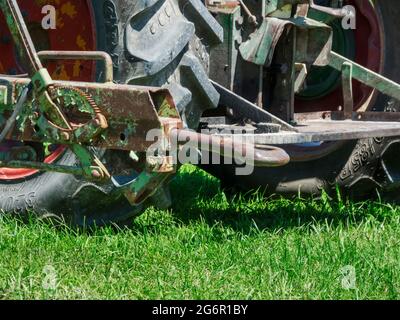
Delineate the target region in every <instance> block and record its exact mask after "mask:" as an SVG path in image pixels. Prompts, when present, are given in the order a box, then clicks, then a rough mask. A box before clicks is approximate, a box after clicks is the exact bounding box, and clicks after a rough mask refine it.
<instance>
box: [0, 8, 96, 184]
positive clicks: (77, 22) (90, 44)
mask: <svg viewBox="0 0 400 320" xmlns="http://www.w3.org/2000/svg"><path fill="white" fill-rule="evenodd" d="M18 4H19V6H20V8H21V11H22V14H23V15H24V19H25V22H26V24H27V26H28V28H29V30H30V32H31V37H32V38H33V42H34V44H35V46H36V49H37V51H42V50H62V51H65V50H68V51H94V50H96V28H95V21H94V13H93V10H92V5H91V1H89V0H57V1H54V0H53V1H51V0H49V1H45V0H18ZM45 5H53V6H54V7H55V8H56V12H57V28H56V29H55V30H44V29H43V28H42V26H41V23H42V19H43V17H44V14H42V8H43V6H45ZM0 35H1V37H0V52H1V56H0V73H1V74H9V75H12V74H23V73H25V71H24V67H23V61H19V59H18V57H17V55H16V52H15V48H14V44H13V41H12V37H11V35H10V32H9V30H8V28H7V24H6V23H5V20H4V16H3V15H2V13H1V12H0ZM45 65H46V67H47V68H48V69H49V72H50V75H51V76H52V78H53V79H55V80H66V81H86V82H90V81H93V80H94V79H95V71H96V70H95V63H94V62H93V61H80V60H65V61H64V60H62V61H50V62H48V63H47V64H45ZM64 150H65V148H64V147H59V148H57V149H56V150H55V151H54V152H53V153H52V154H51V155H50V156H48V157H47V158H46V159H45V163H53V162H55V161H56V160H57V159H58V158H59V157H60V156H61V155H62V154H63V152H64ZM36 173H37V171H35V170H30V169H9V168H1V169H0V180H17V179H24V178H28V177H30V176H32V175H34V174H36Z"/></svg>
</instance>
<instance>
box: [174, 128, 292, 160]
mask: <svg viewBox="0 0 400 320" xmlns="http://www.w3.org/2000/svg"><path fill="white" fill-rule="evenodd" d="M170 135H171V139H172V140H175V141H178V144H179V143H183V144H185V143H186V142H187V141H188V140H190V141H191V142H195V143H196V144H197V145H198V146H199V147H200V148H201V150H203V151H209V152H213V153H216V154H219V155H220V156H223V157H230V158H232V159H243V161H245V162H246V163H252V164H254V166H255V167H281V166H284V165H286V164H288V163H289V161H290V158H289V156H288V155H287V153H286V152H285V151H284V150H282V149H280V148H277V147H271V146H263V147H261V148H258V147H256V146H255V145H254V144H251V143H249V142H246V140H245V139H243V140H242V139H231V138H230V137H226V136H218V135H211V134H201V133H197V132H193V131H190V130H185V129H180V130H179V129H173V130H171V133H170Z"/></svg>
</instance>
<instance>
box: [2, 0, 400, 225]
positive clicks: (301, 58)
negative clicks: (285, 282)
mask: <svg viewBox="0 0 400 320" xmlns="http://www.w3.org/2000/svg"><path fill="white" fill-rule="evenodd" d="M202 2H205V4H204V3H202ZM95 3H96V4H98V3H100V2H96V1H93V2H92V1H83V0H82V1H80V0H70V2H68V6H69V7H71V6H75V7H76V8H75V10H72V11H71V12H69V15H68V14H65V11H66V10H61V9H60V8H58V11H57V12H58V13H59V14H61V15H63V14H64V16H63V17H62V18H63V19H64V20H65V21H67V20H68V19H73V17H74V14H72V12H78V11H79V10H78V9H77V8H78V7H79V8H80V10H83V11H85V10H86V12H87V13H88V14H87V16H88V17H89V16H90V18H91V19H93V20H94V21H89V22H88V24H87V25H85V26H83V27H82V29H79V28H80V24H76V22H75V25H74V22H72V23H70V24H69V25H68V26H66V25H65V24H64V25H63V26H60V29H59V30H57V29H56V30H52V31H48V32H46V31H43V30H41V29H40V30H38V29H37V24H36V29H35V28H34V27H33V26H34V25H35V23H34V22H33V20H34V19H35V17H37V16H38V14H37V12H36V11H35V10H38V8H36V6H37V4H36V3H35V4H30V5H29V6H28V4H27V3H24V4H22V3H19V1H17V0H0V9H1V12H2V14H3V16H4V22H3V25H4V26H7V32H6V31H4V30H2V29H0V30H2V32H3V33H4V34H5V36H4V37H3V39H6V40H7V39H8V40H7V41H8V42H12V44H13V46H12V48H13V49H10V48H9V50H11V51H13V50H14V51H13V52H14V53H15V57H14V58H15V64H16V65H17V67H18V68H9V71H10V72H8V73H7V74H1V75H0V190H2V192H1V193H0V208H1V209H2V210H4V211H7V212H9V211H12V212H14V213H26V212H28V211H31V210H35V211H36V210H37V211H39V212H42V213H44V214H46V213H47V212H54V213H55V214H56V215H58V216H60V215H61V216H64V212H65V214H66V215H68V216H70V217H72V218H73V219H75V220H74V223H78V224H83V223H87V222H89V223H92V224H102V223H108V222H111V221H112V222H114V221H115V220H118V221H123V220H124V219H128V218H130V217H132V216H134V215H136V214H137V213H138V212H141V211H143V208H144V207H145V206H146V205H148V204H150V203H153V204H155V205H157V206H159V207H168V205H169V204H170V202H171V200H170V199H169V192H168V189H167V185H168V182H169V181H170V180H171V178H172V177H173V176H174V174H175V173H176V172H177V170H178V168H179V166H180V165H181V164H184V163H195V164H198V163H200V162H201V164H202V165H203V164H204V167H205V169H206V170H208V171H209V172H211V173H213V174H215V175H216V176H218V177H220V178H221V179H222V182H223V184H224V185H229V184H234V185H240V186H241V187H243V188H244V189H249V188H254V187H255V188H258V187H260V186H261V187H265V188H266V189H267V190H270V191H271V193H280V194H285V193H298V191H301V190H302V188H303V189H305V190H306V192H307V193H310V194H315V193H318V192H321V190H324V189H329V188H331V189H332V190H333V189H334V186H335V185H337V184H338V185H339V186H341V187H342V188H344V189H346V188H347V189H352V190H355V189H357V190H363V192H366V191H365V190H368V192H372V190H373V189H374V188H378V187H379V188H384V189H385V188H386V189H391V190H393V188H394V187H393V186H395V185H400V181H397V180H396V179H398V178H397V177H400V166H398V165H396V161H394V160H393V159H396V157H395V156H394V155H395V154H396V152H397V151H400V138H398V137H400V113H399V112H398V111H400V108H399V110H397V108H396V105H397V104H400V102H399V101H400V85H399V84H398V83H397V82H398V81H400V78H396V77H395V76H393V73H392V74H390V73H388V71H387V70H389V69H390V68H389V67H388V68H389V69H388V68H387V69H386V72H383V67H384V66H383V64H384V63H387V61H389V60H390V59H388V57H385V59H384V58H383V51H381V50H378V48H379V46H380V45H383V43H384V39H382V37H381V35H382V34H383V33H382V30H378V27H379V23H381V24H382V23H383V22H382V21H381V20H379V17H380V16H381V14H383V12H389V14H388V13H386V14H387V15H390V10H388V8H389V7H388V5H387V3H388V2H385V4H383V2H379V1H376V2H372V1H367V2H365V1H360V0H348V1H333V0H332V1H331V0H326V1H325V0H318V1H317V0H316V1H312V0H269V1H266V0H262V1H255V0H242V1H236V0H208V1H200V0H185V1H183V0H166V1H144V0H118V1H116V0H107V1H101V4H100V5H96V4H95ZM396 3H397V2H396ZM63 4H64V0H60V2H59V3H57V4H56V5H57V6H62V5H63ZM20 6H21V7H22V6H23V7H24V15H23V14H22V13H21V7H20ZM39 9H40V8H39ZM64 9H65V8H64ZM207 9H208V10H207ZM399 10H400V9H399ZM378 11H379V13H377V12H378ZM25 19H26V20H28V21H29V23H26V21H25ZM63 19H59V21H64V20H63ZM0 20H1V19H0ZM88 20H90V19H89V18H88ZM353 20H357V21H363V23H364V24H363V28H365V26H366V25H368V26H369V28H366V29H365V30H364V29H363V30H364V31H366V32H368V34H366V35H365V37H364V38H365V39H363V37H362V35H361V36H360V34H359V32H360V31H359V30H357V29H351V27H353V25H354V23H353ZM349 21H350V22H349ZM82 22H83V19H82ZM217 22H219V23H220V24H218V23H217ZM0 26H1V21H0ZM345 27H346V28H347V27H349V28H348V29H346V28H345ZM356 27H357V23H356ZM68 28H70V30H67V29H68ZM77 28H78V29H79V31H77V32H76V34H74V36H73V37H72V39H70V40H68V41H71V43H75V44H76V46H78V47H79V48H80V50H77V48H76V47H73V46H72V45H71V49H70V50H69V49H68V48H67V46H64V41H63V42H61V44H60V43H56V44H54V39H61V38H62V37H65V36H66V35H67V34H69V32H73V31H74V29H77ZM90 28H97V29H96V30H95V31H93V30H92V31H93V32H92V33H90V32H88V29H90ZM8 35H9V38H7V36H8ZM56 35H57V36H56ZM84 35H86V38H85V39H84V38H83V37H84ZM94 35H95V36H94ZM121 35H123V39H121V37H122V36H121ZM368 35H370V36H368ZM369 37H371V38H369ZM37 39H39V40H37ZM354 39H356V40H357V41H355V40H354ZM7 41H5V44H8V42H7ZM68 41H67V40H66V41H65V43H67V42H68ZM3 42H4V41H3ZM355 42H356V43H357V44H358V47H356V45H355ZM90 44H92V45H91V46H90ZM399 44H400V38H399ZM1 45H2V43H0V46H1ZM35 46H37V47H38V48H40V50H38V51H37V50H36V47H35ZM374 48H377V51H376V52H375V51H374V50H373V49H374ZM364 51H365V52H366V53H368V54H366V57H364V56H363V55H362V53H363V52H364ZM378 51H379V52H378ZM6 54H9V52H6V51H5V50H4V53H2V55H4V56H6ZM371 57H372V58H371ZM389 58H390V57H389ZM370 60H372V61H370ZM399 60H400V56H399ZM0 62H2V61H1V60H0ZM4 63H5V65H8V66H10V65H11V66H12V62H10V61H4ZM2 66H3V64H2V63H0V67H1V68H2ZM397 66H398V65H396V66H393V65H392V67H391V68H392V69H393V68H395V67H397ZM17 69H18V70H17ZM67 70H69V71H70V72H71V73H72V76H71V75H70V74H68V72H67ZM18 71H19V72H18ZM382 103H383V105H384V107H381V106H379V104H382ZM388 106H390V108H389V107H388ZM388 109H391V110H390V111H391V112H387V111H389V110H388ZM215 156H216V157H215ZM222 158H223V159H224V162H223V163H222V164H220V163H219V162H218V164H213V163H207V164H205V162H207V161H205V160H207V159H208V160H210V159H213V160H214V159H222ZM244 164H247V165H249V166H250V167H251V168H252V171H251V170H250V171H251V172H250V174H249V175H248V176H246V177H240V178H237V176H235V175H234V174H233V170H232V169H236V168H238V167H241V166H243V165H244ZM397 170H398V171H399V174H397V173H396V172H397Z"/></svg>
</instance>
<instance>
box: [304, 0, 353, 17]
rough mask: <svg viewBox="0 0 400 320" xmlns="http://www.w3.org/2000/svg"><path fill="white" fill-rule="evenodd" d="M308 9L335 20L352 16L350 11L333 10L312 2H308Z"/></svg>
mask: <svg viewBox="0 0 400 320" xmlns="http://www.w3.org/2000/svg"><path fill="white" fill-rule="evenodd" d="M310 8H311V9H314V10H316V11H319V12H323V13H326V14H329V15H331V16H333V17H337V18H344V17H349V16H350V15H352V14H353V13H352V12H351V11H349V10H346V9H344V8H341V9H335V8H330V7H324V6H320V5H318V4H315V3H314V0H310Z"/></svg>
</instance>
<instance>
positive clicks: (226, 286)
mask: <svg viewBox="0 0 400 320" xmlns="http://www.w3.org/2000/svg"><path fill="white" fill-rule="evenodd" d="M172 190H173V195H174V198H175V199H176V202H175V203H174V207H173V208H172V209H171V210H170V211H159V210H156V209H154V208H150V209H148V210H147V211H146V213H145V214H144V215H143V216H141V217H140V218H138V219H137V220H136V221H135V222H134V225H133V227H132V228H131V229H126V230H125V229H124V230H115V228H114V229H113V228H103V229H99V230H95V231H93V232H91V233H89V232H84V231H74V230H71V229H69V228H67V227H61V228H54V227H52V226H50V225H49V224H48V223H44V222H40V221H37V220H36V221H35V220H33V221H31V222H30V223H27V224H22V223H19V222H17V221H15V220H14V219H11V218H6V217H3V218H2V220H1V221H0V298H3V299H26V298H33V299H42V298H51V299H82V298H83V299H398V298H400V292H399V290H400V208H398V207H392V206H389V205H387V204H382V203H372V202H366V203H360V204H355V203H347V202H343V201H337V202H331V201H329V200H328V199H326V198H323V199H320V200H302V199H297V200H294V201H289V200H284V199H275V200H273V199H270V200H269V201H265V200H264V199H263V198H262V197H261V195H260V194H257V193H255V194H254V195H250V196H248V197H246V198H244V197H243V198H242V197H237V198H235V199H233V200H227V198H226V197H225V195H224V194H223V193H222V192H221V190H220V188H219V182H218V180H216V179H214V178H212V177H210V176H208V175H207V174H205V173H204V172H202V171H200V170H196V169H194V168H193V167H185V168H184V169H183V170H182V172H181V173H180V175H179V176H178V177H177V179H176V180H175V181H174V182H173V184H172ZM46 266H47V269H48V268H49V266H50V267H51V268H54V270H51V269H49V270H47V269H46ZM345 266H352V267H353V268H354V270H355V272H356V282H355V287H354V288H353V289H345V288H343V286H342V280H343V275H342V274H341V272H340V270H341V268H343V267H345ZM44 271H46V272H49V271H55V272H56V278H54V279H55V280H56V282H55V283H56V287H55V289H54V287H53V288H51V285H50V289H44V287H43V284H45V287H46V284H48V283H49V282H48V280H49V279H50V278H49V277H48V273H45V272H44ZM55 283H53V285H54V284H55ZM50 284H51V282H50Z"/></svg>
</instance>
